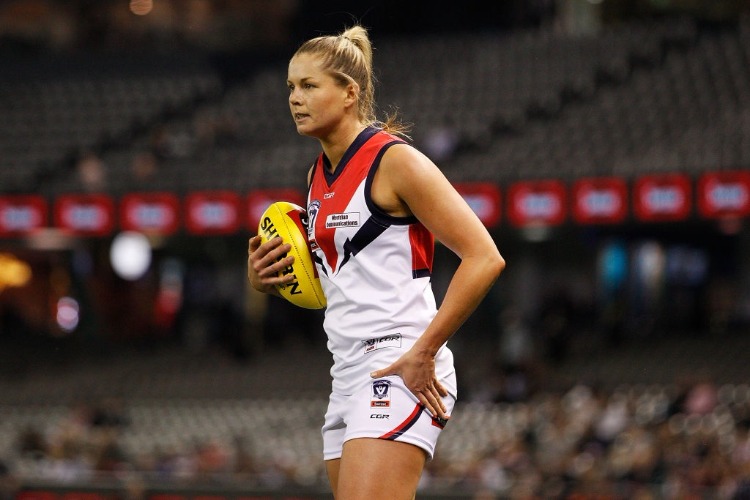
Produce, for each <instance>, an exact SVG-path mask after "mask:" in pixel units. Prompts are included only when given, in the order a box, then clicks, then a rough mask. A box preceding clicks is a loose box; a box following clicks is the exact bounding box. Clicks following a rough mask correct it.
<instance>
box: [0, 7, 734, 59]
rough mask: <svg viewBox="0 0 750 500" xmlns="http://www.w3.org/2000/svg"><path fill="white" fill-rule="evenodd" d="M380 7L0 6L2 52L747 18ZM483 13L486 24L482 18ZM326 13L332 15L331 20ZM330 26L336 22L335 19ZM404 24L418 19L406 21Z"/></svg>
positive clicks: (722, 12)
mask: <svg viewBox="0 0 750 500" xmlns="http://www.w3.org/2000/svg"><path fill="white" fill-rule="evenodd" d="M376 3H377V2H356V5H355V4H353V3H352V2H347V1H345V0H326V1H309V0H308V1H306V0H69V1H65V2H58V1H55V0H5V1H4V2H2V3H1V4H0V41H2V43H0V49H4V52H5V53H20V54H28V53H33V52H34V51H39V50H45V51H46V50H50V49H51V50H53V51H70V50H77V49H86V50H91V49H96V50H100V49H123V48H124V49H132V50H139V49H147V50H167V51H168V50H173V49H179V48H186V47H187V48H192V49H201V50H214V51H224V50H230V51H233V50H238V49H243V48H248V47H251V48H252V47H273V46H279V45H284V46H286V45H288V44H289V43H290V42H294V41H298V40H299V39H300V37H308V36H311V35H313V34H316V33H319V32H322V31H325V30H331V31H337V30H339V29H341V28H342V27H341V26H340V25H339V24H338V23H339V22H340V20H341V16H340V14H341V13H344V12H349V13H350V14H349V20H348V22H350V23H351V22H354V21H361V22H363V23H364V24H365V25H367V26H373V25H376V26H378V27H379V29H380V32H409V31H410V32H413V33H414V32H429V31H433V32H434V31H438V30H443V31H445V30H448V31H456V30H467V31H471V30H476V29H477V27H480V28H492V29H498V28H500V29H504V28H518V27H522V26H540V25H555V26H556V27H557V28H558V29H561V30H564V31H567V32H591V31H592V30H596V29H597V27H599V26H601V23H608V22H617V21H620V20H622V19H627V18H631V17H634V16H648V15H653V14H662V13H676V12H677V13H680V12H681V13H688V14H690V15H695V16H698V17H702V18H705V19H708V20H717V21H721V20H724V19H727V18H731V17H734V16H736V15H737V13H738V12H740V11H742V10H745V9H747V4H746V2H745V1H744V0H670V1H663V0H606V1H590V0H505V1H503V2H496V3H494V4H491V5H485V4H481V5H480V2H476V5H474V4H472V3H469V4H446V5H442V6H441V7H440V9H434V8H430V3H429V2H426V1H416V2H409V3H408V4H403V5H399V6H398V11H399V13H398V15H389V14H388V13H387V12H384V11H383V9H373V5H374V4H376ZM479 12H481V13H482V14H483V15H482V16H478V15H477V14H478V13H479ZM331 13H334V14H337V15H336V16H332V15H331ZM334 18H335V20H334ZM410 19H419V21H418V22H411V21H410Z"/></svg>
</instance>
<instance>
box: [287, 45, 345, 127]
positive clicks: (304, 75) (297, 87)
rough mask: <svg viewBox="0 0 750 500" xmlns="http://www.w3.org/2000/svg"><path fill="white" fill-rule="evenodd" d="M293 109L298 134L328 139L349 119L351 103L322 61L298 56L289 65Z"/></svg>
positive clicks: (288, 83) (312, 56) (290, 98)
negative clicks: (340, 124)
mask: <svg viewBox="0 0 750 500" xmlns="http://www.w3.org/2000/svg"><path fill="white" fill-rule="evenodd" d="M287 86H288V87H289V109H290V110H291V112H292V118H293V119H294V123H295V125H296V126H297V132H298V133H300V134H302V135H308V136H311V137H318V138H320V137H325V136H326V135H327V134H328V133H330V131H332V130H334V129H335V128H336V126H337V125H338V123H339V122H340V121H341V120H342V118H343V117H344V116H345V113H346V109H347V107H350V106H351V102H350V101H351V99H347V88H346V87H342V86H341V85H340V83H339V82H337V81H336V80H335V79H334V78H333V77H332V76H331V75H330V74H328V73H326V72H325V71H323V69H322V68H321V64H320V58H319V57H317V56H314V55H312V54H298V55H296V56H294V57H293V58H292V60H291V61H290V62H289V73H288V76H287Z"/></svg>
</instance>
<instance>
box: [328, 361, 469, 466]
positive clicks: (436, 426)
mask: <svg viewBox="0 0 750 500" xmlns="http://www.w3.org/2000/svg"><path fill="white" fill-rule="evenodd" d="M443 402H444V403H445V407H446V410H447V411H446V413H447V414H448V415H450V414H451V412H452V411H453V406H454V404H455V402H456V400H455V398H454V397H453V396H450V395H449V396H447V397H444V398H443ZM445 424H446V422H445V420H442V419H439V418H433V417H432V415H430V413H429V412H428V411H427V410H426V409H425V408H424V406H423V405H422V404H421V403H420V402H419V400H418V399H417V397H416V396H415V395H414V394H412V392H411V391H410V390H409V389H407V388H406V386H405V385H404V382H403V380H402V379H401V377H398V376H395V375H394V376H389V377H384V378H379V379H375V380H373V381H372V382H370V383H368V384H367V385H365V386H364V387H362V388H361V389H359V390H358V391H357V392H355V393H354V394H352V395H350V396H344V395H341V394H336V393H332V394H331V397H330V399H329V401H328V411H327V412H326V418H325V423H324V424H323V428H322V434H323V458H324V459H325V460H333V459H335V458H341V452H342V450H343V447H344V442H346V441H348V440H349V439H354V438H378V439H389V440H394V441H401V442H403V443H410V444H413V445H415V446H418V447H420V448H422V449H423V450H425V452H427V455H428V458H429V459H432V456H433V455H434V453H435V445H436V444H437V439H438V436H439V435H440V431H442V430H443V427H445Z"/></svg>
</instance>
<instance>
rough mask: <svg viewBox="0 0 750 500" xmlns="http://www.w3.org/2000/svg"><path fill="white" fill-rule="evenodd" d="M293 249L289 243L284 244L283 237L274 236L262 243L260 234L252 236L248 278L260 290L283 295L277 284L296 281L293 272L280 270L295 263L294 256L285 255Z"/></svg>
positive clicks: (248, 255) (248, 258)
mask: <svg viewBox="0 0 750 500" xmlns="http://www.w3.org/2000/svg"><path fill="white" fill-rule="evenodd" d="M291 249H292V246H291V245H290V244H289V243H284V244H282V240H281V238H278V237H276V238H273V239H271V240H269V241H266V242H265V243H263V244H261V237H260V235H255V236H253V237H252V238H250V241H249V244H248V249H247V279H248V280H249V281H250V284H251V285H252V286H253V288H255V289H256V290H258V291H259V292H263V293H269V294H271V295H276V296H281V295H280V294H279V291H278V289H277V288H276V285H287V284H289V283H291V282H292V281H294V279H295V278H294V275H293V274H287V275H281V276H279V272H280V271H281V270H283V269H285V268H287V267H288V266H291V265H292V264H293V263H294V257H292V256H290V255H287V256H286V257H285V256H284V255H285V254H287V252H289V250H291Z"/></svg>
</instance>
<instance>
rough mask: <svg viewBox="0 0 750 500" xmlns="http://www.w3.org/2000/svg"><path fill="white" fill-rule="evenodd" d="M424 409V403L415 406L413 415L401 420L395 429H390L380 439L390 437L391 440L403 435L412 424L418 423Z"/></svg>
mask: <svg viewBox="0 0 750 500" xmlns="http://www.w3.org/2000/svg"><path fill="white" fill-rule="evenodd" d="M422 410H424V405H423V404H422V403H419V404H417V406H415V407H414V411H412V412H411V415H409V416H408V417H406V420H404V421H403V422H401V423H400V424H399V425H398V426H397V427H396V428H395V429H393V430H390V431H388V432H386V433H385V434H383V435H382V436H380V439H390V440H391V441H393V440H394V439H396V438H397V437H399V436H401V435H402V434H403V433H404V432H406V431H408V430H409V428H410V427H411V426H412V425H414V424H415V423H417V420H419V416H420V415H421V413H422Z"/></svg>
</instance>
